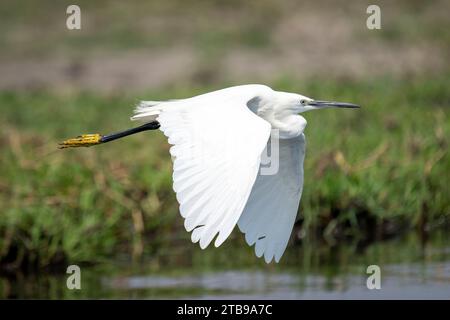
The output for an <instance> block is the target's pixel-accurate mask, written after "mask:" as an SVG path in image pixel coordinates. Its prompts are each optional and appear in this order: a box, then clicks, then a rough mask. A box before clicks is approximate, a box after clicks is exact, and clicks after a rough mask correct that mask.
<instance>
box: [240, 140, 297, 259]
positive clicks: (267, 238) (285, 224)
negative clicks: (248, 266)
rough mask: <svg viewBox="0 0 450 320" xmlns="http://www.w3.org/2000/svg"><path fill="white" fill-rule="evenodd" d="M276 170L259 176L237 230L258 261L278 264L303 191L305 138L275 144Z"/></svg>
mask: <svg viewBox="0 0 450 320" xmlns="http://www.w3.org/2000/svg"><path fill="white" fill-rule="evenodd" d="M279 155H280V159H279V170H278V172H277V174H275V175H261V174H259V175H258V177H257V179H256V182H255V185H254V186H253V190H252V192H251V194H250V197H249V199H248V203H247V205H246V207H245V209H244V212H243V214H242V215H241V217H240V219H239V221H238V226H239V229H240V230H241V231H242V232H243V233H245V240H246V241H247V243H248V244H249V245H250V246H252V245H253V244H255V252H256V255H257V256H258V257H261V256H262V255H264V259H265V261H266V262H267V263H269V262H270V261H271V260H272V259H273V258H274V259H275V261H276V262H278V261H279V260H280V258H281V256H282V255H283V253H284V251H285V250H286V246H287V244H288V241H289V238H290V234H291V232H292V228H293V225H294V222H295V218H296V216H297V211H298V206H299V200H300V197H301V193H302V188H303V161H304V157H305V136H304V134H301V135H300V136H299V137H297V138H293V139H280V141H279Z"/></svg>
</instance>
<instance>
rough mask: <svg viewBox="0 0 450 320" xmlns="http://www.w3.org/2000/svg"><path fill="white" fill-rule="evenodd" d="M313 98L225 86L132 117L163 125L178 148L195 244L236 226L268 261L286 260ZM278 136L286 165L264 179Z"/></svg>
mask: <svg viewBox="0 0 450 320" xmlns="http://www.w3.org/2000/svg"><path fill="white" fill-rule="evenodd" d="M311 101H313V100H312V99H310V98H307V97H304V96H301V95H298V94H293V93H287V92H278V91H274V90H272V89H271V88H269V87H267V86H264V85H243V86H236V87H231V88H226V89H222V90H218V91H214V92H210V93H206V94H202V95H199V96H195V97H192V98H188V99H181V100H170V101H142V102H141V103H140V104H139V105H138V106H137V108H136V110H135V115H134V116H133V117H132V119H133V120H142V121H147V122H148V121H153V120H157V121H158V122H159V123H160V124H161V127H160V129H161V130H162V131H163V132H164V134H165V135H166V136H167V137H168V141H169V143H170V144H172V145H173V146H172V147H171V149H170V153H171V155H172V157H173V160H174V165H173V170H174V172H173V181H174V183H173V188H174V191H175V192H176V195H177V200H178V202H179V203H180V213H181V215H182V217H183V218H184V219H185V223H184V225H185V228H186V230H187V231H188V232H191V231H192V235H191V239H192V241H193V242H199V243H200V247H201V248H206V247H207V246H208V245H209V244H210V243H211V241H212V240H213V239H214V238H215V237H216V235H217V238H216V240H215V246H216V247H217V246H220V245H221V244H222V243H223V242H224V241H225V240H226V239H227V238H228V236H229V235H230V233H231V231H232V230H233V229H234V227H235V225H236V224H237V225H238V226H239V229H240V230H241V231H242V232H243V233H245V239H246V241H247V243H248V244H249V245H253V244H255V252H256V255H257V256H258V257H261V256H262V255H264V258H265V261H266V262H267V263H268V262H270V261H271V260H272V259H274V260H275V261H276V262H278V261H279V260H280V258H281V256H282V255H283V253H284V251H285V249H286V246H287V243H288V240H289V238H290V234H291V231H292V228H293V225H294V222H295V218H296V215H297V211H298V206H299V201H300V197H301V193H302V187H303V161H304V156H305V136H304V134H303V131H304V129H305V127H306V120H305V119H304V118H303V117H302V116H300V115H299V113H301V112H304V111H307V110H312V109H315V107H313V106H309V105H308V102H311ZM273 129H276V131H277V132H278V133H279V138H280V139H279V167H278V170H277V172H276V173H275V174H271V175H263V174H262V173H261V170H260V166H261V155H262V154H263V152H265V149H266V146H267V145H268V143H269V142H270V134H271V131H272V130H273Z"/></svg>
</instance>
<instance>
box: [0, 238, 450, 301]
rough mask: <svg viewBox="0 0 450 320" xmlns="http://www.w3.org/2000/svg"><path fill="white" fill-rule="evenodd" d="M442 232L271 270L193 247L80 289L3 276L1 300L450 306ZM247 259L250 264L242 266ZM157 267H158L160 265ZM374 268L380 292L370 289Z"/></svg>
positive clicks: (230, 252) (105, 270)
mask: <svg viewBox="0 0 450 320" xmlns="http://www.w3.org/2000/svg"><path fill="white" fill-rule="evenodd" d="M448 240H449V237H448V233H446V232H440V233H439V234H437V235H435V236H433V237H431V239H429V240H428V241H427V242H426V243H423V241H419V239H418V238H417V237H416V236H415V235H410V236H407V237H404V238H401V239H396V240H390V241H385V242H381V243H376V244H372V245H369V246H367V247H366V248H364V249H363V250H361V249H360V248H357V247H355V246H352V245H350V244H347V245H340V246H338V247H329V246H323V245H322V246H312V247H308V246H307V245H304V246H301V247H293V246H290V247H288V251H287V254H286V256H285V257H283V259H282V261H281V263H280V264H270V265H266V264H265V263H264V262H261V261H260V260H259V259H258V260H257V259H256V258H254V257H253V253H252V251H251V249H249V248H243V247H226V246H225V247H223V248H219V249H215V248H211V249H207V250H206V251H202V250H200V249H198V248H197V247H196V246H189V247H188V249H186V251H184V250H175V249H174V251H175V252H176V253H174V254H171V256H170V257H159V258H158V259H148V262H141V263H138V264H136V263H134V264H132V263H126V262H124V261H119V260H118V261H112V262H109V263H105V264H103V265H101V266H96V267H82V268H81V286H82V287H81V290H69V289H67V286H66V279H67V277H68V275H66V274H61V273H60V274H49V273H46V272H40V273H38V274H33V275H22V274H17V275H14V276H8V277H6V276H3V277H0V297H1V298H37V299H42V298H50V299H60V298H70V299H77V298H83V299H86V298H88V299H89V298H92V299H111V298H118V299H137V298H139V299H141V298H142V299H167V298H169V299H450V243H449V242H448ZM242 257H245V259H241V258H242ZM155 261H156V262H155ZM369 265H377V266H379V268H380V284H381V288H380V289H372V290H370V289H368V287H367V280H368V277H369V276H371V274H369V273H367V267H368V266H369Z"/></svg>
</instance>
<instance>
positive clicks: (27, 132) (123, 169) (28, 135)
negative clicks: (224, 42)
mask: <svg viewBox="0 0 450 320" xmlns="http://www.w3.org/2000/svg"><path fill="white" fill-rule="evenodd" d="M224 86H225V84H224ZM273 86H274V87H275V88H277V89H279V90H283V91H294V92H305V93H306V92H307V93H308V95H310V96H312V97H316V98H320V99H328V100H332V99H333V100H342V101H349V102H355V103H360V104H361V105H363V109H361V110H359V111H355V110H323V111H317V112H311V113H307V114H305V117H306V118H307V120H308V126H307V129H306V135H307V144H308V146H307V156H306V162H305V173H306V178H305V187H304V194H303V198H302V202H301V215H300V218H301V220H300V223H299V224H298V226H297V227H296V228H297V230H298V229H301V230H300V231H302V234H304V235H305V238H304V239H303V240H302V241H311V239H315V238H319V239H325V240H326V241H327V242H328V243H331V244H333V243H334V242H339V241H342V240H344V239H349V238H350V239H364V240H370V238H375V239H382V238H387V237H390V236H392V235H395V234H399V233H400V232H401V231H403V230H410V229H411V228H417V229H418V230H420V231H421V232H429V231H430V230H435V229H439V228H446V227H447V228H448V222H449V219H450V200H449V196H448V194H449V189H448V178H449V172H450V159H449V155H448V145H449V142H450V141H449V137H450V121H449V120H448V119H449V105H450V93H449V92H448V87H449V86H450V77H449V76H448V75H446V76H441V77H438V78H432V79H431V78H423V79H408V80H402V81H400V80H392V79H377V80H372V81H366V82H352V81H345V82H340V83H337V82H323V81H309V82H305V83H297V82H294V81H290V80H289V79H280V80H279V81H277V82H276V83H273ZM211 89H214V88H210V87H204V88H168V89H167V90H162V91H160V92H143V93H141V94H136V95H129V96H121V97H118V96H98V95H94V94H89V93H80V94H76V95H69V96H63V95H55V94H51V93H46V92H28V93H8V92H3V93H0V109H1V110H2V112H1V113H0V128H1V135H0V150H1V157H0V208H1V211H0V268H1V269H7V270H9V269H11V270H14V269H18V268H46V267H47V268H50V267H52V266H55V265H58V264H61V263H63V262H64V263H65V262H67V261H70V262H77V263H82V262H85V263H96V262H102V261H106V260H108V259H111V258H114V257H117V256H124V257H125V258H126V259H128V258H130V257H134V258H136V259H137V258H139V257H141V256H147V257H158V256H160V255H161V253H164V252H165V251H167V249H168V248H172V249H173V248H176V247H177V246H179V245H180V243H184V244H185V243H187V242H188V241H189V240H188V239H189V235H188V234H187V233H186V232H185V231H184V229H183V226H182V219H181V218H180V217H179V215H178V211H177V210H178V205H177V203H176V200H175V196H174V194H173V191H172V189H171V183H172V181H171V162H170V157H169V154H168V148H169V145H168V144H167V142H166V140H165V139H164V137H163V135H162V134H161V133H160V132H159V131H158V132H146V133H142V134H140V135H136V136H132V137H129V138H126V139H122V140H119V141H117V142H113V143H111V144H107V145H102V146H98V147H95V148H87V149H84V148H83V149H74V150H57V149H56V144H57V143H58V142H59V141H60V140H63V139H65V138H67V137H71V136H74V135H77V134H80V133H87V132H100V133H109V132H112V131H115V130H119V129H123V128H127V127H129V126H130V123H129V121H128V117H129V115H130V114H131V112H132V109H133V105H134V104H135V103H136V101H137V99H139V98H140V97H141V98H144V97H146V98H152V99H164V98H174V97H186V96H190V95H194V94H198V93H200V92H203V91H207V90H211ZM231 241H235V242H238V243H242V241H243V240H242V237H241V236H238V233H237V231H235V233H234V236H233V239H232V240H231ZM299 242H301V241H298V240H297V241H296V243H297V244H298V243H299ZM172 249H171V250H172ZM249 250H250V249H249ZM206 253H207V254H208V251H207V252H206Z"/></svg>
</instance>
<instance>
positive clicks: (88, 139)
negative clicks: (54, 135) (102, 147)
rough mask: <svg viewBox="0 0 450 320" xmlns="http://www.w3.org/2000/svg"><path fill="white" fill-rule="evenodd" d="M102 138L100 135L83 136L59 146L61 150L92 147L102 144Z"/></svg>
mask: <svg viewBox="0 0 450 320" xmlns="http://www.w3.org/2000/svg"><path fill="white" fill-rule="evenodd" d="M101 138H102V136H101V135H100V134H98V133H94V134H82V135H81V136H78V137H76V138H72V139H68V140H65V141H63V142H61V143H60V144H59V148H60V149H64V148H75V147H90V146H94V145H96V144H100V143H102V141H101Z"/></svg>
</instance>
